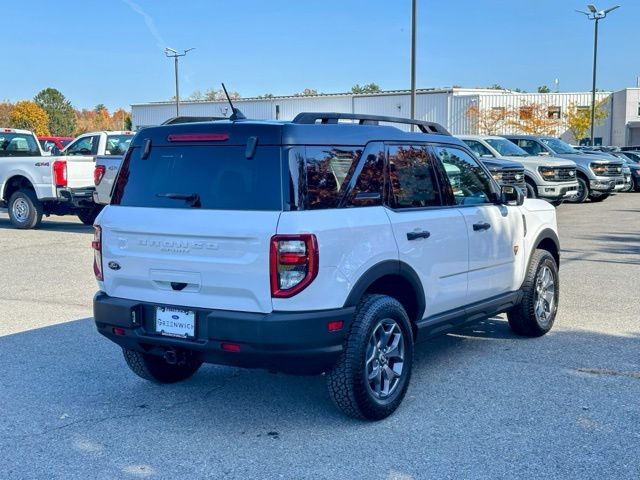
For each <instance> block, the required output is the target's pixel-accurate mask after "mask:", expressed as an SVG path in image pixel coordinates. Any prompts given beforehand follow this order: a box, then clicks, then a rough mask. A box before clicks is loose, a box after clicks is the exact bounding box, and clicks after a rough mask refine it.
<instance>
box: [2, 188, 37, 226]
mask: <svg viewBox="0 0 640 480" xmlns="http://www.w3.org/2000/svg"><path fill="white" fill-rule="evenodd" d="M8 206H9V220H11V224H12V225H13V226H14V227H16V228H20V229H23V230H26V229H31V228H37V227H38V225H40V222H41V221H42V203H41V202H40V200H38V197H37V196H36V193H35V192H34V191H33V190H27V189H21V190H18V191H16V192H13V193H12V194H11V197H10V198H9V205H8Z"/></svg>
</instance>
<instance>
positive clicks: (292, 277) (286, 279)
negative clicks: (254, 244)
mask: <svg viewBox="0 0 640 480" xmlns="http://www.w3.org/2000/svg"><path fill="white" fill-rule="evenodd" d="M318 259H319V253H318V241H317V240H316V236H315V235H311V234H300V235H274V236H273V237H271V255H270V277H271V296H272V297H274V298H289V297H292V296H294V295H296V294H298V293H300V292H301V291H302V290H304V289H305V288H307V287H308V286H309V284H310V283H311V282H313V280H314V279H315V278H316V276H317V275H318V263H319V260H318Z"/></svg>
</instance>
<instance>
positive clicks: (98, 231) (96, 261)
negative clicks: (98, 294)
mask: <svg viewBox="0 0 640 480" xmlns="http://www.w3.org/2000/svg"><path fill="white" fill-rule="evenodd" d="M93 228H94V232H93V242H91V248H93V273H94V275H95V276H96V280H100V281H102V280H104V275H103V274H102V228H101V227H100V226H99V225H94V226H93Z"/></svg>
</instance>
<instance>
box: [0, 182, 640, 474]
mask: <svg viewBox="0 0 640 480" xmlns="http://www.w3.org/2000/svg"><path fill="white" fill-rule="evenodd" d="M558 213H559V224H560V233H561V241H562V245H563V252H562V265H561V273H560V274H561V304H560V311H559V317H558V319H557V321H556V326H555V328H554V330H553V331H552V332H551V333H550V334H549V335H547V336H545V337H543V338H539V339H533V340H532V339H522V338H517V337H515V336H514V335H512V334H511V332H510V330H509V328H508V326H507V323H506V321H504V319H502V318H496V319H491V320H488V321H486V322H484V323H482V324H479V325H475V326H473V327H469V328H466V329H464V330H463V331H461V332H460V334H456V335H447V336H445V337H441V338H438V339H435V340H432V341H430V342H427V343H425V344H422V345H420V346H419V347H418V349H417V354H416V355H417V359H416V360H417V361H416V362H415V365H414V368H415V370H414V375H413V378H412V383H411V385H410V387H409V391H408V394H407V397H406V399H405V401H404V403H403V405H402V406H401V408H400V409H399V410H398V411H397V412H396V413H395V414H394V415H393V416H392V417H390V418H389V419H387V420H385V421H382V422H378V423H365V422H360V421H355V420H351V419H349V418H346V417H344V416H343V415H342V414H340V413H339V412H338V410H336V409H335V408H334V406H333V405H332V403H331V401H330V400H329V397H328V394H327V393H326V391H325V387H324V379H323V378H321V377H289V376H284V375H273V374H269V373H266V372H262V371H248V370H241V369H235V368H228V367H218V366H210V365H205V366H203V368H202V369H201V370H200V371H199V372H198V373H197V374H196V375H195V376H194V377H193V379H191V380H189V381H187V382H183V383H181V384H177V385H170V386H156V385H152V384H150V383H147V382H144V381H143V380H141V379H139V378H137V377H135V376H134V375H133V374H132V373H131V372H130V371H129V370H128V368H127V367H126V365H125V363H124V360H123V359H122V355H121V353H120V350H119V349H118V347H116V346H115V345H113V344H112V343H110V342H108V341H107V340H105V339H103V338H102V337H100V336H99V335H98V334H97V333H96V332H95V329H94V326H93V321H92V319H91V298H92V295H93V293H94V291H95V282H94V280H93V273H92V270H91V259H92V253H91V251H90V249H89V243H90V241H91V236H92V230H91V228H89V227H85V226H83V225H82V224H81V223H79V222H78V221H76V220H75V219H74V218H73V217H64V218H59V219H53V220H46V221H45V222H43V224H42V227H41V228H40V229H39V230H36V231H18V230H14V229H12V228H11V227H10V224H9V221H8V218H7V216H6V214H0V365H1V366H2V368H1V369H0V452H2V454H1V455H0V477H1V478H3V479H5V478H7V479H14V478H15V479H32V478H33V479H36V478H37V479H41V478H47V479H49V478H64V479H72V478H79V479H80V478H81V479H84V478H99V479H107V478H266V479H271V478H296V479H297V478H354V479H356V478H358V479H359V478H363V479H364V478H366V479H423V478H437V479H442V478H456V479H458V478H487V479H489V478H491V479H494V478H527V479H530V478H576V479H588V478H594V479H595V478H597V479H602V478H616V479H623V478H629V479H638V478H640V455H639V454H638V453H639V452H640V400H639V399H640V315H639V314H638V296H639V290H638V288H637V285H638V279H639V278H640V194H621V195H617V196H615V197H613V198H610V199H608V200H606V201H605V202H603V203H601V204H596V203H586V204H582V205H563V206H561V207H559V209H558Z"/></svg>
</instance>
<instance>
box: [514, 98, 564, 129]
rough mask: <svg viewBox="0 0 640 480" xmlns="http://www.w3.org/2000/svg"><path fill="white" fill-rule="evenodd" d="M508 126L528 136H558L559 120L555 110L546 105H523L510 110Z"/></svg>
mask: <svg viewBox="0 0 640 480" xmlns="http://www.w3.org/2000/svg"><path fill="white" fill-rule="evenodd" d="M508 117H509V118H508V120H507V122H506V124H507V126H509V127H512V128H515V129H516V130H518V131H519V132H522V133H525V134H527V135H553V136H556V135H557V134H558V127H559V125H558V124H559V119H558V118H556V116H554V115H553V109H552V108H550V107H549V105H546V104H544V103H526V102H524V103H522V105H520V107H515V108H513V109H511V110H510V113H509V115H508Z"/></svg>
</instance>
